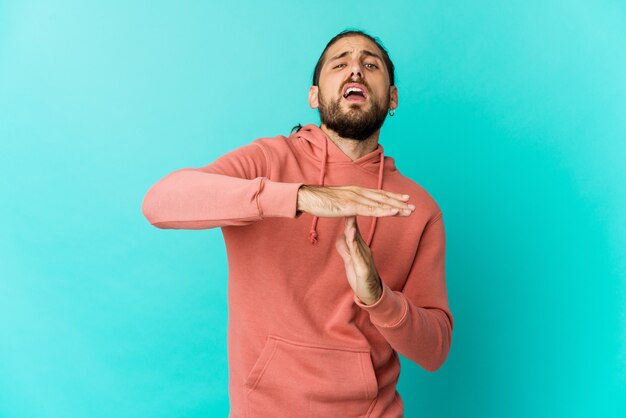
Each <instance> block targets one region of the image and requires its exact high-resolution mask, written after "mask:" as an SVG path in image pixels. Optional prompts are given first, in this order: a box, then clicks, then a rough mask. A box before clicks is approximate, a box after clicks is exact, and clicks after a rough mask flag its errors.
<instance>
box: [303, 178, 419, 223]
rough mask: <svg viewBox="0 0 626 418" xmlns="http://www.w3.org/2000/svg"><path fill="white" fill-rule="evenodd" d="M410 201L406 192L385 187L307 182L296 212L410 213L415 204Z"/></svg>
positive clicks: (326, 214)
mask: <svg viewBox="0 0 626 418" xmlns="http://www.w3.org/2000/svg"><path fill="white" fill-rule="evenodd" d="M404 196H406V197H404ZM408 200H409V197H408V196H407V195H401V194H398V193H392V192H387V191H385V190H376V189H367V188H365V187H359V186H312V185H306V184H305V185H302V186H301V187H300V189H299V190H298V203H297V205H298V207H297V212H298V213H297V215H300V212H307V213H309V214H311V215H314V216H319V217H341V216H354V215H360V216H409V215H410V214H411V213H413V211H414V210H415V206H414V205H411V204H409V203H407V201H408Z"/></svg>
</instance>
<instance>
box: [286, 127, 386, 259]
mask: <svg viewBox="0 0 626 418" xmlns="http://www.w3.org/2000/svg"><path fill="white" fill-rule="evenodd" d="M291 136H292V137H293V138H302V139H304V140H305V141H306V142H305V144H304V146H305V148H306V150H307V151H308V152H309V153H310V154H311V155H313V156H314V158H315V159H316V160H317V161H319V179H318V185H319V186H324V180H325V177H326V164H327V163H332V162H352V163H353V164H356V165H359V166H360V167H362V168H364V169H365V170H367V171H370V172H373V173H378V190H381V189H382V187H383V177H384V174H385V171H386V172H391V171H395V165H394V162H393V159H392V158H389V157H388V158H387V159H386V160H385V153H384V150H383V147H382V145H380V143H379V144H378V145H377V147H376V149H375V150H374V151H372V152H370V153H369V154H367V155H364V156H362V157H360V158H358V159H356V160H352V159H351V158H350V157H348V156H347V155H346V154H344V153H343V151H342V150H341V149H340V148H339V147H338V146H337V145H335V143H334V142H333V141H331V140H330V139H329V138H328V136H327V135H326V134H325V133H324V131H322V129H321V128H320V127H319V126H317V125H314V124H309V125H305V126H303V127H302V128H300V129H299V130H298V131H297V132H295V133H293V134H292V135H291ZM385 166H386V167H385ZM373 218H374V219H373V221H372V224H371V226H370V230H369V234H368V236H367V240H366V243H367V246H368V247H369V246H370V245H371V243H372V238H373V237H374V231H375V230H376V221H377V219H378V217H376V216H374V217H373ZM318 219H319V218H318V217H317V216H314V217H313V220H312V221H311V229H310V231H309V237H308V238H309V241H310V242H311V244H315V243H317V241H318V239H317V238H318V233H317V222H318Z"/></svg>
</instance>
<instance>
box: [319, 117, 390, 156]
mask: <svg viewBox="0 0 626 418" xmlns="http://www.w3.org/2000/svg"><path fill="white" fill-rule="evenodd" d="M320 129H321V130H322V131H323V132H324V133H325V134H326V136H328V138H329V139H330V140H331V141H333V143H334V144H335V145H337V147H339V149H340V150H341V151H343V153H344V154H346V155H347V156H348V157H350V159H351V160H352V161H354V160H357V159H359V158H361V157H362V156H364V155H367V154H369V153H370V152H372V151H374V150H375V149H376V147H378V136H379V135H380V129H378V130H376V132H374V133H373V134H371V135H370V136H369V137H367V138H366V139H364V140H358V139H352V138H344V137H342V136H339V134H337V132H335V131H333V130H332V129H329V128H327V127H326V125H324V124H323V123H322V124H321V126H320Z"/></svg>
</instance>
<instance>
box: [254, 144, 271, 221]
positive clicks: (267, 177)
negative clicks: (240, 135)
mask: <svg viewBox="0 0 626 418" xmlns="http://www.w3.org/2000/svg"><path fill="white" fill-rule="evenodd" d="M253 144H256V145H258V146H259V148H261V151H262V152H263V155H264V156H265V164H266V165H267V173H265V176H264V177H261V182H260V184H259V190H258V192H257V194H256V196H255V197H254V201H255V203H256V208H257V210H258V211H259V217H260V218H261V219H263V209H262V208H261V202H260V201H259V200H260V198H259V197H260V196H261V193H263V190H264V189H265V182H266V181H267V180H269V178H270V175H271V172H272V164H271V162H270V157H269V155H267V151H265V148H264V147H263V145H261V144H259V143H258V142H253Z"/></svg>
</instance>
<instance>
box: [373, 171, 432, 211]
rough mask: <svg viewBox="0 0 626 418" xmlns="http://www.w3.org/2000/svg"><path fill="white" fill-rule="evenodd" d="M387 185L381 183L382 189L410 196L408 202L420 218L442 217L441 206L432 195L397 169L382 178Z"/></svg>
mask: <svg viewBox="0 0 626 418" xmlns="http://www.w3.org/2000/svg"><path fill="white" fill-rule="evenodd" d="M384 182H385V183H387V186H388V187H385V185H384V184H383V189H384V190H388V191H391V192H394V193H403V194H408V195H409V196H410V198H409V203H412V204H414V205H415V207H416V208H415V211H416V213H418V214H419V215H420V216H419V217H420V218H422V219H423V218H426V219H427V220H428V221H431V222H434V221H436V220H438V219H439V218H441V217H442V211H441V207H440V206H439V204H438V203H437V201H436V200H435V198H434V197H433V195H432V194H431V193H430V192H429V191H428V190H427V189H426V188H425V187H424V186H423V185H422V184H420V183H418V182H417V181H416V180H413V179H411V178H409V177H407V176H405V175H404V174H402V173H401V172H400V171H399V170H397V169H396V170H395V173H394V174H393V175H392V176H389V179H385V180H384Z"/></svg>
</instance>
